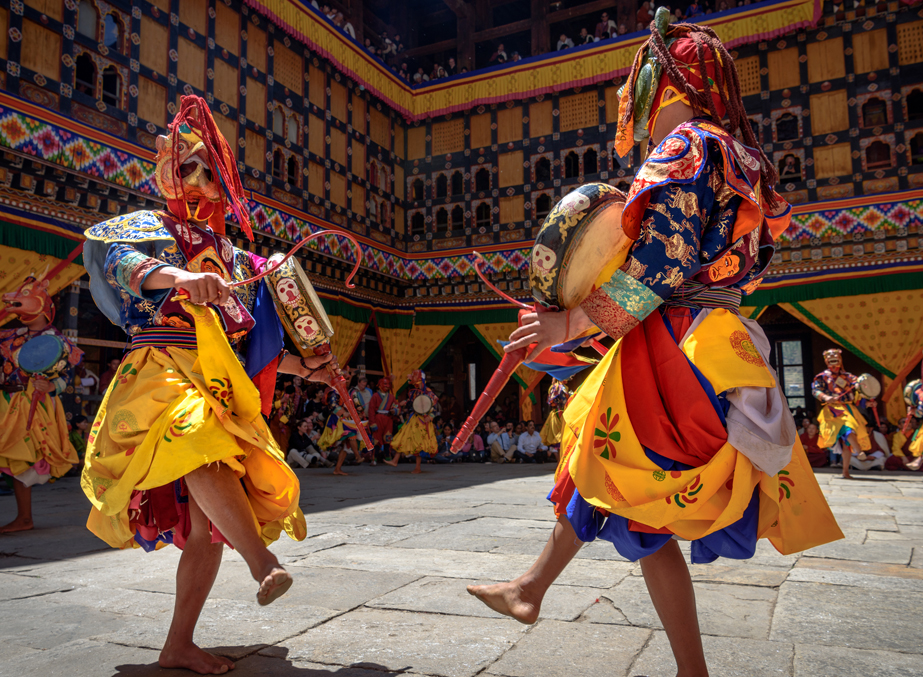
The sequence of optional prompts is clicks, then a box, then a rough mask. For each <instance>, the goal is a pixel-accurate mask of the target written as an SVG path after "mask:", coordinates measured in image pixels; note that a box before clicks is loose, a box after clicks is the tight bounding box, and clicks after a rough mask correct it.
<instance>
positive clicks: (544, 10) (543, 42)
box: [527, 0, 551, 56]
mask: <svg viewBox="0 0 923 677" xmlns="http://www.w3.org/2000/svg"><path fill="white" fill-rule="evenodd" d="M531 18H532V54H545V53H546V52H550V51H551V27H550V26H549V25H548V0H532V16H531ZM527 56H528V55H527Z"/></svg>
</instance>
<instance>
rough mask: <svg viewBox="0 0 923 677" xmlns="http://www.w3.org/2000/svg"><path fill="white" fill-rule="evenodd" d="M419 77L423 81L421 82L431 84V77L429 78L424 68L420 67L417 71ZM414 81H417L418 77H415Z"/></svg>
mask: <svg viewBox="0 0 923 677" xmlns="http://www.w3.org/2000/svg"><path fill="white" fill-rule="evenodd" d="M417 75H419V76H420V81H421V82H429V76H428V75H427V74H426V72H425V71H424V70H423V66H420V67H419V68H418V69H417ZM414 80H416V76H414Z"/></svg>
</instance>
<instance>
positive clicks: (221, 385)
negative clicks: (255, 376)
mask: <svg viewBox="0 0 923 677" xmlns="http://www.w3.org/2000/svg"><path fill="white" fill-rule="evenodd" d="M211 382H212V384H214V385H210V386H208V392H210V393H211V394H212V397H214V398H215V399H216V400H217V401H218V403H219V404H220V405H221V406H222V407H223V408H224V409H225V410H227V409H228V407H229V406H230V404H231V393H232V392H233V389H232V387H231V382H230V381H228V380H226V379H222V378H213V379H212V380H211Z"/></svg>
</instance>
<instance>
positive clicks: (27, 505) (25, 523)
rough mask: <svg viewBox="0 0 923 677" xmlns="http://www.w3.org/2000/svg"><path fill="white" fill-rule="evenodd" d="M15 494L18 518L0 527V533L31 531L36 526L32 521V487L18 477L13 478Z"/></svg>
mask: <svg viewBox="0 0 923 677" xmlns="http://www.w3.org/2000/svg"><path fill="white" fill-rule="evenodd" d="M13 495H14V496H16V519H14V520H13V521H12V522H10V523H9V524H6V525H4V526H2V527H0V534H10V533H13V532H14V531H29V529H33V528H35V524H34V523H33V522H32V487H27V486H26V485H25V484H23V483H22V482H20V481H19V480H17V479H14V480H13Z"/></svg>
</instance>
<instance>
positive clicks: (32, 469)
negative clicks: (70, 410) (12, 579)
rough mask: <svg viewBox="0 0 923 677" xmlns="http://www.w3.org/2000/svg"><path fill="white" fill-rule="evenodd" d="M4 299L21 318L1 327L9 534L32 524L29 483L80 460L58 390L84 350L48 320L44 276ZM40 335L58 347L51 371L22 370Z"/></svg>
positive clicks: (1, 465) (0, 425)
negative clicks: (12, 500) (12, 512)
mask: <svg viewBox="0 0 923 677" xmlns="http://www.w3.org/2000/svg"><path fill="white" fill-rule="evenodd" d="M3 302H4V303H5V304H6V305H7V308H8V311H9V312H10V313H12V314H13V315H15V316H17V317H18V318H19V321H20V322H21V323H22V326H21V327H17V328H14V329H0V473H5V474H7V475H11V476H12V477H13V493H14V494H15V496H16V518H15V519H14V520H13V521H12V522H10V523H9V524H6V525H4V526H2V527H0V533H9V532H13V531H28V530H29V529H32V528H33V526H34V524H33V521H32V486H33V485H35V484H44V483H45V482H47V481H48V480H49V479H51V478H52V477H61V476H62V475H64V474H65V473H66V472H67V471H68V470H70V469H71V467H72V466H73V465H75V464H76V463H79V461H80V459H79V458H78V456H77V451H76V450H75V449H74V446H73V445H72V444H71V443H70V439H69V437H68V431H67V419H66V417H65V414H64V408H63V407H62V406H61V400H60V399H59V397H58V395H60V394H61V393H62V392H64V389H65V388H66V386H67V381H68V380H69V379H70V377H71V375H72V373H73V368H74V367H75V366H77V365H78V364H80V361H81V360H82V359H83V351H82V350H80V349H79V348H77V347H76V346H75V345H74V342H73V341H71V340H70V339H69V338H67V337H66V336H64V335H63V334H62V333H61V332H60V331H58V329H57V328H56V327H55V326H54V325H53V324H51V321H52V320H53V319H54V303H52V300H51V297H50V296H49V295H48V280H45V279H43V278H42V276H38V277H36V276H34V275H30V276H29V277H27V278H26V279H25V280H24V281H23V283H22V285H20V287H19V289H17V290H16V291H15V292H11V293H9V294H4V295H3ZM45 336H48V337H54V338H55V339H57V341H54V340H52V341H46V343H50V344H51V347H52V349H55V346H57V349H55V350H56V352H60V355H58V357H57V364H55V365H53V367H52V373H51V374H48V375H42V374H30V373H28V372H26V371H24V370H23V369H22V366H21V365H20V358H21V357H22V356H23V355H24V353H27V352H28V351H29V348H27V347H26V346H27V344H28V343H29V342H30V341H32V340H33V339H39V340H40V341H41V340H42V339H40V337H45ZM33 345H35V344H33ZM51 359H55V357H54V355H52V357H51ZM49 376H50V377H51V378H49ZM33 400H35V405H33ZM30 417H31V422H30Z"/></svg>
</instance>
